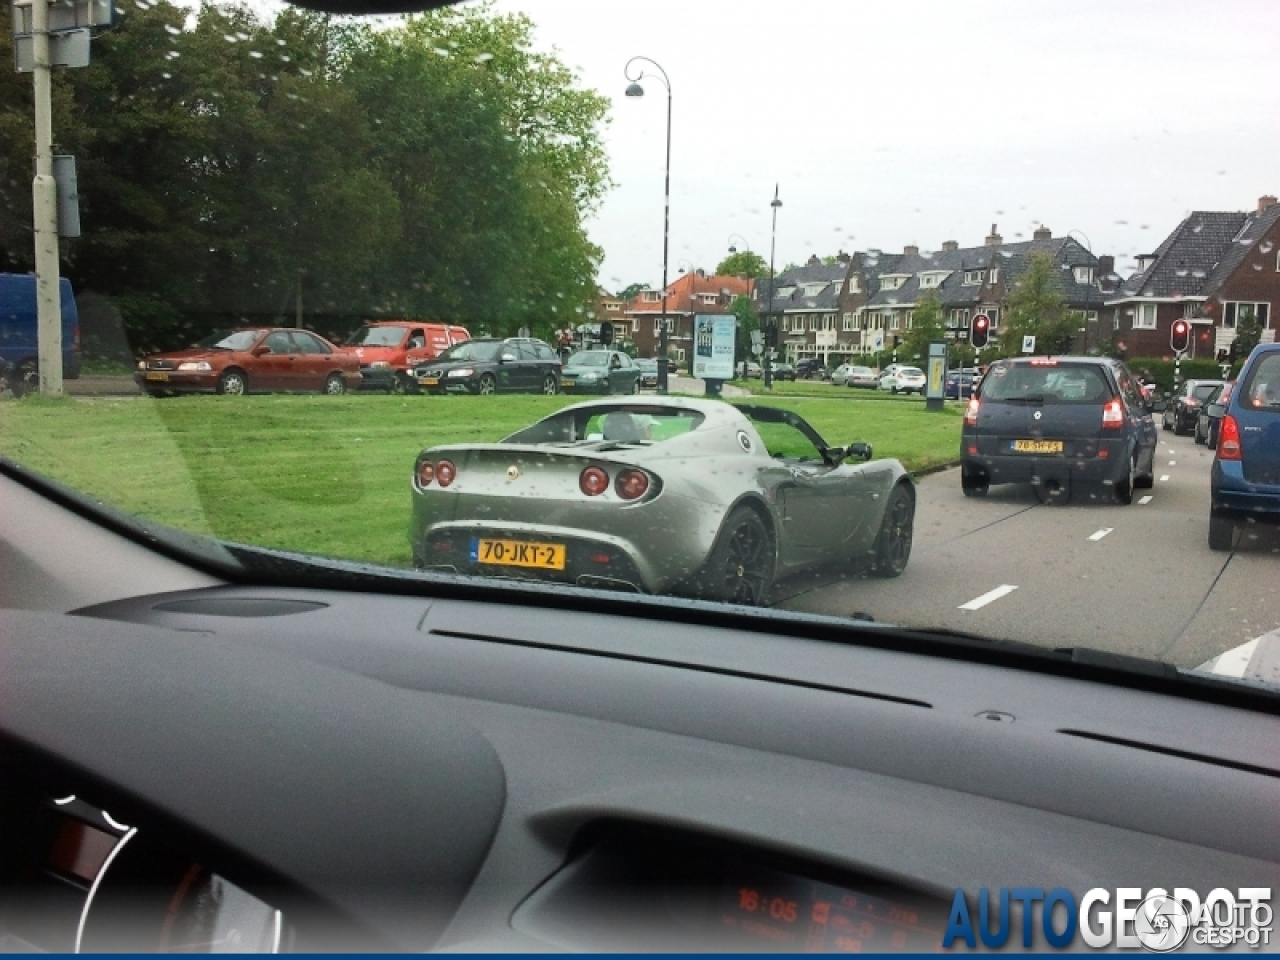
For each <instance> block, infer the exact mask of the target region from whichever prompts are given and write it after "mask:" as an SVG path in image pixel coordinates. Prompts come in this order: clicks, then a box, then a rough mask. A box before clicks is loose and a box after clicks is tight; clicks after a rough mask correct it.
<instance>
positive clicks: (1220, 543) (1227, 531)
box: [1209, 512, 1236, 550]
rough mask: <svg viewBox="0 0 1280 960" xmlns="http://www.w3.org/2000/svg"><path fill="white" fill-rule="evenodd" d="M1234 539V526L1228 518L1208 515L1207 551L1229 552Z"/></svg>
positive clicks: (1211, 513) (1214, 514)
mask: <svg viewBox="0 0 1280 960" xmlns="http://www.w3.org/2000/svg"><path fill="white" fill-rule="evenodd" d="M1235 538H1236V524H1235V521H1234V520H1232V519H1231V518H1230V517H1224V516H1222V515H1221V514H1218V513H1213V512H1210V513H1209V549H1210V550H1230V549H1231V547H1232V545H1233V542H1234V541H1235Z"/></svg>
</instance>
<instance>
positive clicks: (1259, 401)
mask: <svg viewBox="0 0 1280 960" xmlns="http://www.w3.org/2000/svg"><path fill="white" fill-rule="evenodd" d="M1236 383H1237V386H1236V389H1235V391H1234V392H1233V393H1232V394H1231V399H1230V400H1229V401H1228V403H1227V409H1226V411H1225V413H1224V415H1223V417H1222V422H1221V423H1220V424H1219V425H1218V448H1217V451H1216V454H1215V456H1214V460H1213V472H1212V475H1211V477H1212V479H1211V481H1210V491H1211V498H1212V499H1211V504H1210V508H1209V549H1211V550H1230V549H1231V548H1232V546H1233V545H1234V541H1235V534H1236V528H1237V527H1238V526H1239V525H1240V524H1242V523H1280V343H1260V344H1258V346H1256V347H1254V349H1253V352H1252V353H1251V354H1249V359H1248V360H1246V361H1245V364H1244V368H1243V369H1242V370H1241V371H1240V377H1239V379H1237V381H1236Z"/></svg>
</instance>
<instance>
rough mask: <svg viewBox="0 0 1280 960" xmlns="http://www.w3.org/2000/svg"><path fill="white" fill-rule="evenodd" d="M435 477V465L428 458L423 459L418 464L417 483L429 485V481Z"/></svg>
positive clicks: (424, 485) (423, 485)
mask: <svg viewBox="0 0 1280 960" xmlns="http://www.w3.org/2000/svg"><path fill="white" fill-rule="evenodd" d="M435 478H436V467H435V464H433V463H432V462H431V461H430V460H423V461H421V462H419V464H418V485H419V486H422V487H429V486H431V481H432V480H434V479H435Z"/></svg>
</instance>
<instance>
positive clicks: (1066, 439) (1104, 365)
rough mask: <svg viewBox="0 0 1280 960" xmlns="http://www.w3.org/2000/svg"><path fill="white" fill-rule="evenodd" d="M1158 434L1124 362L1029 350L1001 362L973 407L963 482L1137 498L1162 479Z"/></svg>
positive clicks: (1053, 496) (1051, 496)
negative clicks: (1157, 471)
mask: <svg viewBox="0 0 1280 960" xmlns="http://www.w3.org/2000/svg"><path fill="white" fill-rule="evenodd" d="M1158 436H1159V434H1158V433H1157V431H1156V427H1155V423H1154V422H1153V421H1152V419H1151V408H1150V405H1149V401H1146V400H1144V399H1143V397H1142V394H1141V391H1140V390H1139V388H1138V382H1137V380H1136V379H1135V378H1134V376H1133V374H1131V373H1130V372H1129V369H1128V368H1127V367H1126V366H1125V365H1124V364H1123V363H1121V362H1119V361H1118V360H1110V359H1106V358H1101V357H1028V358H1018V359H1013V360H1001V361H999V362H997V363H993V364H992V365H991V367H990V369H989V370H988V371H987V375H986V376H985V377H983V379H982V383H981V385H980V386H979V387H978V394H977V396H975V397H974V398H973V399H971V400H970V401H969V406H968V409H967V410H966V411H965V417H964V428H963V432H962V434H961V441H960V458H961V486H962V487H963V489H964V493H965V495H966V496H971V497H976V496H984V495H985V494H986V492H987V488H988V487H989V486H990V485H992V484H999V483H1031V484H1033V485H1034V487H1035V489H1036V493H1037V495H1038V496H1039V497H1040V499H1041V500H1042V501H1044V502H1052V503H1065V502H1066V501H1067V500H1070V499H1071V497H1072V495H1073V493H1074V494H1081V495H1085V496H1089V497H1096V496H1097V495H1098V494H1100V493H1105V494H1107V495H1108V496H1114V497H1115V499H1116V500H1118V501H1119V502H1120V503H1129V502H1131V501H1132V499H1133V491H1134V490H1135V489H1137V488H1142V487H1150V486H1151V485H1152V481H1153V480H1154V476H1153V474H1154V472H1155V464H1154V460H1155V453H1156V442H1157V439H1158Z"/></svg>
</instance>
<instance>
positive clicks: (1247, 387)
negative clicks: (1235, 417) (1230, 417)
mask: <svg viewBox="0 0 1280 960" xmlns="http://www.w3.org/2000/svg"><path fill="white" fill-rule="evenodd" d="M1240 405H1241V406H1242V407H1248V408H1250V409H1252V410H1270V411H1272V412H1280V353H1265V354H1263V355H1262V357H1261V358H1260V359H1259V360H1258V362H1257V363H1255V364H1254V365H1253V369H1252V370H1250V371H1249V379H1248V380H1246V381H1245V383H1244V388H1243V389H1242V390H1241V393H1240Z"/></svg>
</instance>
